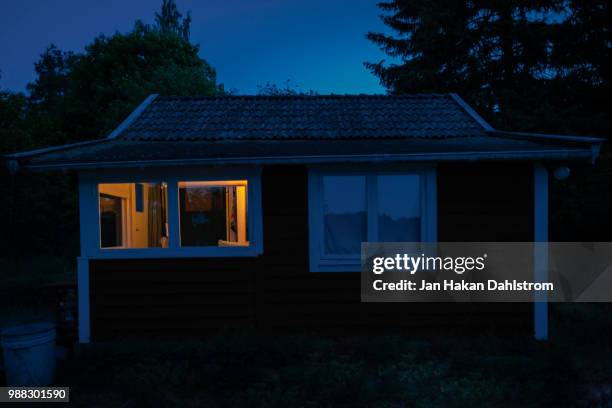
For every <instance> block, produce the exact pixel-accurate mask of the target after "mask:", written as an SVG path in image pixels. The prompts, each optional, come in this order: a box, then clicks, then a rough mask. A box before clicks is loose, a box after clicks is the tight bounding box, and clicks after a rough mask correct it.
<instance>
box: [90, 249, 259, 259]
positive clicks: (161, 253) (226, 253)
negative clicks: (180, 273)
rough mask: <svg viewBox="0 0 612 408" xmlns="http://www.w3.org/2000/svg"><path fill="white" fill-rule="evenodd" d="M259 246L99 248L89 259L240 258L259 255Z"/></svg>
mask: <svg viewBox="0 0 612 408" xmlns="http://www.w3.org/2000/svg"><path fill="white" fill-rule="evenodd" d="M261 253H262V251H261V249H260V248H257V247H255V246H251V247H233V246H232V247H201V248H195V247H191V248H130V249H99V250H97V251H95V252H94V253H93V254H91V255H87V256H86V257H87V258H89V259H147V258H152V259H154V258H240V257H256V256H258V255H261Z"/></svg>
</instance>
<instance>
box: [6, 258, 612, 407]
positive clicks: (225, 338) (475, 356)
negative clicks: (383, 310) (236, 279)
mask: <svg viewBox="0 0 612 408" xmlns="http://www.w3.org/2000/svg"><path fill="white" fill-rule="evenodd" d="M2 265H3V266H2V269H1V271H2V273H3V277H2V280H1V281H0V282H1V283H0V291H1V292H2V293H5V294H9V296H13V298H12V299H13V301H15V302H17V303H16V304H19V305H20V307H17V306H10V305H7V302H2V303H1V304H3V305H4V306H2V315H4V314H5V313H6V312H7V311H9V312H10V313H14V317H16V318H19V319H21V320H24V319H25V317H24V316H23V313H22V312H23V310H24V309H26V310H27V308H24V307H23V305H25V304H27V302H26V301H27V299H29V298H28V297H15V296H17V295H16V294H18V293H22V294H24V293H28V291H34V289H35V288H36V287H37V286H39V285H40V284H42V283H43V282H46V283H50V282H53V281H58V280H61V281H64V280H67V279H74V272H73V268H72V264H71V263H70V262H69V261H64V260H57V259H56V260H52V259H44V260H41V259H39V260H31V262H30V263H29V264H27V266H26V263H22V264H21V265H19V266H18V267H17V268H14V269H10V267H11V266H10V264H8V265H9V267H8V268H7V267H6V265H7V264H6V263H2ZM11 270H12V271H13V272H9V273H6V272H7V271H11ZM19 271H21V272H19ZM28 271H29V272H33V271H37V272H36V273H33V275H34V276H27V275H29V273H28ZM11 293H12V295H11ZM19 302H21V303H19ZM24 302H25V303H24ZM8 303H10V302H8ZM30 306H31V307H33V308H36V304H32V305H30ZM11 307H12V308H13V309H11ZM17 309H19V310H17ZM11 310H12V311H11ZM611 312H612V308H611V307H609V306H608V305H607V304H554V305H552V313H551V341H550V342H547V343H540V342H535V341H534V340H532V339H531V338H530V337H528V336H523V337H502V336H493V335H481V336H472V337H457V336H444V335H439V336H432V337H428V338H424V337H421V338H417V337H411V336H407V335H372V336H363V335H353V336H324V335H317V334H315V333H312V334H292V335H289V334H286V335H277V336H271V335H268V336H266V335H261V334H255V333H237V332H233V333H222V334H219V335H217V336H214V337H211V338H209V339H207V340H201V341H181V342H177V341H153V340H150V339H146V338H144V339H138V340H137V339H116V340H114V341H112V342H106V343H95V344H92V345H88V346H86V347H85V346H82V347H81V348H80V349H79V350H78V352H77V353H75V354H74V355H73V356H70V357H69V358H68V359H65V360H61V361H60V364H59V365H58V378H57V385H62V386H70V387H71V399H72V401H73V402H72V404H71V405H73V406H79V407H106V406H120V407H162V406H163V407H167V406H168V407H173V406H176V407H191V406H193V407H196V406H197V407H199V406H205V407H235V406H253V407H294V406H296V407H319V406H323V407H331V406H339V407H353V406H370V407H415V408H419V407H432V408H436V407H451V408H452V407H466V406H469V407H491V406H493V407H518V406H520V407H541V406H549V407H612V342H610V339H612V313H611ZM20 313H21V315H20ZM0 377H1V374H0ZM0 382H1V380H0Z"/></svg>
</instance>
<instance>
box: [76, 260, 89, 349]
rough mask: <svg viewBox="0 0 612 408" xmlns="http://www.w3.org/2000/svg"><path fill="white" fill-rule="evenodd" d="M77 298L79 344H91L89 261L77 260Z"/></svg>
mask: <svg viewBox="0 0 612 408" xmlns="http://www.w3.org/2000/svg"><path fill="white" fill-rule="evenodd" d="M77 298H78V317H79V321H78V323H79V343H89V341H90V337H91V325H90V308H89V259H87V258H85V257H83V256H80V257H78V258H77Z"/></svg>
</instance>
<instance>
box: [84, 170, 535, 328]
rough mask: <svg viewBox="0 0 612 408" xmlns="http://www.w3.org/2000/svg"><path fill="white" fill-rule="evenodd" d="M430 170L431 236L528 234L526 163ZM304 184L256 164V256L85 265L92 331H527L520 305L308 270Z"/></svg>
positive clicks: (296, 175) (289, 173)
mask: <svg viewBox="0 0 612 408" xmlns="http://www.w3.org/2000/svg"><path fill="white" fill-rule="evenodd" d="M437 177H438V228H439V232H438V239H439V240H440V241H494V240H499V241H502V240H504V241H531V240H532V239H533V238H532V236H533V215H532V212H533V211H532V203H533V196H532V190H533V189H532V184H531V183H532V178H533V177H532V173H531V166H530V165H529V164H527V163H525V164H512V165H510V164H480V163H472V164H444V165H440V166H439V168H438V176H437ZM307 180H308V173H307V169H306V167H304V166H270V167H266V168H265V169H264V171H263V175H262V184H263V192H262V200H263V227H264V231H263V236H264V255H263V256H261V257H258V258H233V259H228V258H204V259H163V260H160V259H156V260H103V261H102V260H98V261H92V262H91V263H90V273H91V282H90V284H91V322H92V323H91V324H92V338H93V339H94V340H95V339H97V338H104V337H109V336H114V335H124V334H146V335H172V336H175V335H176V336H184V335H195V336H197V335H200V334H204V333H209V332H210V331H211V330H218V329H223V328H231V327H241V328H242V327H246V328H258V329H262V330H274V331H276V330H281V331H282V330H326V331H327V330H330V331H342V330H349V331H351V332H353V331H361V332H372V331H382V330H398V329H400V330H406V331H409V332H431V331H438V332H439V331H440V330H443V331H444V332H448V331H452V332H465V331H468V332H471V331H481V330H489V329H493V330H510V331H516V330H521V331H522V330H525V331H527V330H529V328H530V327H531V320H530V319H531V310H532V307H531V305H529V304H493V305H483V304H433V303H430V304H425V303H422V304H412V303H361V302H360V279H359V273H324V272H323V273H311V272H309V265H308V262H309V258H308V208H307Z"/></svg>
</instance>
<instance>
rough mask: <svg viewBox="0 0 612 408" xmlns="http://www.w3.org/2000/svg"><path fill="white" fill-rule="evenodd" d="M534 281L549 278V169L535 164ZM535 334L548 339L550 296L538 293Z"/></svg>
mask: <svg viewBox="0 0 612 408" xmlns="http://www.w3.org/2000/svg"><path fill="white" fill-rule="evenodd" d="M533 175H534V183H533V184H534V218H533V221H534V241H535V242H536V243H535V245H534V254H533V256H534V281H535V282H545V281H547V280H548V170H547V169H546V167H545V166H543V165H542V164H540V163H536V164H535V165H534V172H533ZM533 307H534V309H533V312H534V313H533V317H534V336H535V338H536V340H548V296H547V295H546V293H537V294H536V296H535V299H534V304H533Z"/></svg>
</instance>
